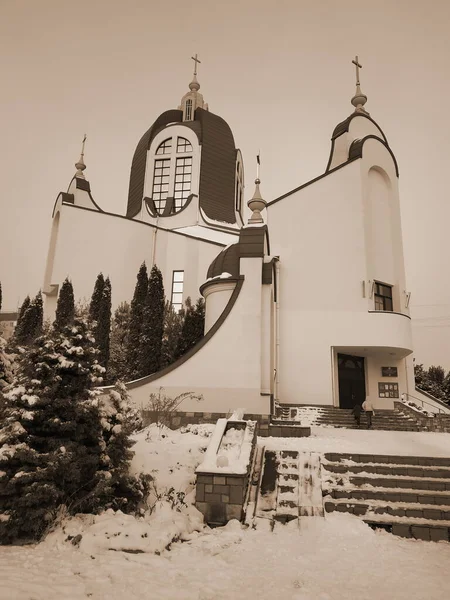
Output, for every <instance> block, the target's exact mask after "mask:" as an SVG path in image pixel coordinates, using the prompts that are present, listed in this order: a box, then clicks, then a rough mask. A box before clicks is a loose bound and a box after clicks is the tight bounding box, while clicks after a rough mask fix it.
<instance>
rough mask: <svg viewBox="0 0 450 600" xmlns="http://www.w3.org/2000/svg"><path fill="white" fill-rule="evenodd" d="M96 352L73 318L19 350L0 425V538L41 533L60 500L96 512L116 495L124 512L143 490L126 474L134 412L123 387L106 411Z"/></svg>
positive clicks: (143, 481) (141, 482)
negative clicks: (128, 407)
mask: <svg viewBox="0 0 450 600" xmlns="http://www.w3.org/2000/svg"><path fill="white" fill-rule="evenodd" d="M97 355H98V350H97V349H96V348H95V340H94V338H93V337H92V335H91V333H90V331H89V329H88V326H87V325H86V323H85V322H83V321H80V320H77V319H75V321H74V322H73V324H72V325H69V326H67V327H65V328H63V329H62V331H60V332H59V331H55V330H53V332H51V333H50V334H48V335H44V336H41V337H40V338H38V339H37V340H36V343H35V345H34V346H33V347H31V348H30V349H28V350H27V352H26V354H25V355H24V356H23V357H22V359H21V362H20V368H19V371H18V375H17V377H16V379H15V381H14V383H13V384H12V385H11V386H10V389H9V391H7V392H6V393H5V394H4V398H5V404H6V405H5V409H4V419H3V420H2V423H1V424H0V543H10V542H13V541H15V540H17V539H26V540H29V539H39V538H41V537H42V536H43V535H44V534H45V532H46V531H47V530H48V529H49V526H50V525H51V524H52V522H53V521H54V519H55V517H56V514H57V512H58V510H59V509H60V507H61V505H66V507H67V511H68V512H69V513H70V514H74V513H77V512H91V511H94V512H98V511H100V510H102V509H103V508H105V507H108V506H113V502H114V497H115V496H116V495H117V496H118V497H119V498H121V500H120V501H118V502H117V504H116V506H120V507H121V508H122V509H125V510H127V511H128V510H133V509H134V508H135V507H136V506H137V504H138V502H139V501H140V500H141V499H142V498H143V497H144V495H145V493H146V490H147V488H148V483H149V482H148V478H142V477H134V476H129V475H128V466H129V461H130V459H131V456H132V453H131V451H130V446H131V443H130V442H129V438H128V436H129V433H130V428H131V426H129V422H130V423H131V422H133V419H132V418H130V421H129V422H128V420H127V418H126V415H127V414H128V412H129V411H128V410H124V406H123V403H124V401H125V400H124V399H123V397H122V395H121V393H122V394H123V390H122V392H121V391H120V390H119V391H118V392H114V393H112V397H111V408H110V409H109V411H107V412H108V414H105V412H106V410H105V409H104V408H102V407H101V406H100V403H99V398H98V394H97V392H96V391H95V390H94V389H93V388H94V387H95V386H97V385H98V384H99V383H101V381H102V379H101V376H102V374H103V372H104V368H103V367H101V366H100V365H99V364H98V362H97ZM125 392H126V390H125ZM133 426H134V425H133Z"/></svg>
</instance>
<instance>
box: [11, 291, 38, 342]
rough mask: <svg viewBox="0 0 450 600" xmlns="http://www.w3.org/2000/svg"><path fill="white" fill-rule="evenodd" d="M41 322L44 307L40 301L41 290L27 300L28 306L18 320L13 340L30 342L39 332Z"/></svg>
mask: <svg viewBox="0 0 450 600" xmlns="http://www.w3.org/2000/svg"><path fill="white" fill-rule="evenodd" d="M25 301H26V299H25ZM25 301H24V304H25ZM22 307H23V305H22ZM21 311H22V309H21ZM43 323H44V308H43V303H42V294H41V292H38V293H37V295H36V297H35V298H34V299H33V300H31V301H30V302H29V304H28V307H27V308H26V309H25V311H24V313H23V316H22V318H21V319H20V322H19V323H18V324H17V326H16V329H15V332H14V341H15V342H16V343H17V344H24V345H27V344H31V343H32V342H33V341H34V340H35V339H36V337H38V336H39V335H40V334H41V332H42V327H43Z"/></svg>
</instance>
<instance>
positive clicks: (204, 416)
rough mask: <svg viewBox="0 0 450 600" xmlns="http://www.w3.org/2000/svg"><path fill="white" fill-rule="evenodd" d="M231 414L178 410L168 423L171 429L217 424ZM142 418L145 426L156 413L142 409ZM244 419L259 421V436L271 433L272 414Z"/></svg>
mask: <svg viewBox="0 0 450 600" xmlns="http://www.w3.org/2000/svg"><path fill="white" fill-rule="evenodd" d="M230 416H231V415H230V414H229V413H216V412H214V413H208V412H181V411H177V412H175V413H173V415H171V416H170V422H169V424H168V427H169V428H170V429H178V428H179V427H183V426H185V425H190V424H198V423H212V424H213V425H215V424H216V422H217V420H218V419H225V418H228V417H230ZM142 418H143V421H144V426H147V425H149V424H150V423H154V422H155V420H156V415H155V413H153V412H151V411H149V410H146V411H142ZM244 420H245V421H256V422H257V423H258V426H257V431H258V435H259V436H262V437H267V436H268V435H269V422H270V415H254V414H246V415H244Z"/></svg>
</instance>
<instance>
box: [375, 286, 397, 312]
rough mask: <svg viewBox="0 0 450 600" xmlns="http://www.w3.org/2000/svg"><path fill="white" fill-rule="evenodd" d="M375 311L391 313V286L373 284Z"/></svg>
mask: <svg viewBox="0 0 450 600" xmlns="http://www.w3.org/2000/svg"><path fill="white" fill-rule="evenodd" d="M374 301H375V310H385V311H391V312H392V311H393V310H394V309H393V304H392V286H391V285H384V284H383V283H377V282H375V289H374Z"/></svg>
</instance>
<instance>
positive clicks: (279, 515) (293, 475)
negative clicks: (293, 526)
mask: <svg viewBox="0 0 450 600" xmlns="http://www.w3.org/2000/svg"><path fill="white" fill-rule="evenodd" d="M277 473H278V494H277V502H276V509H275V515H274V518H275V519H277V520H284V521H289V520H292V519H297V518H298V501H299V489H298V486H299V453H298V452H297V451H294V450H282V451H280V452H279V453H278V464H277Z"/></svg>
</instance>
